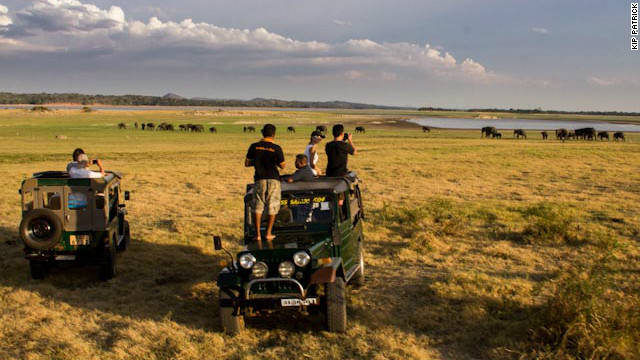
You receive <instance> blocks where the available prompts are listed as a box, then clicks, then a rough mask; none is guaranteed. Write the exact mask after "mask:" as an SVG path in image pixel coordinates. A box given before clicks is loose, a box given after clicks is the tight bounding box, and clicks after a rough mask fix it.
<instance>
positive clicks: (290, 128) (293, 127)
mask: <svg viewBox="0 0 640 360" xmlns="http://www.w3.org/2000/svg"><path fill="white" fill-rule="evenodd" d="M287 132H288V133H294V134H295V132H296V128H295V126H289V127H287Z"/></svg>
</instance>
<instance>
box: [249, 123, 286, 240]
mask: <svg viewBox="0 0 640 360" xmlns="http://www.w3.org/2000/svg"><path fill="white" fill-rule="evenodd" d="M262 136H263V139H262V140H260V141H258V142H256V143H253V144H251V146H250V147H249V150H248V151H247V158H246V159H245V162H244V165H245V166H246V167H251V166H253V167H254V168H255V174H254V176H253V179H254V181H255V191H254V192H253V202H254V206H253V209H254V212H253V214H254V223H255V227H256V241H261V240H262V234H261V233H260V226H261V223H262V212H263V211H264V210H265V209H266V213H267V216H268V221H267V233H266V235H265V238H266V239H267V241H271V240H273V239H274V238H275V236H273V234H272V233H271V229H272V228H273V223H274V222H275V220H276V215H277V214H278V211H279V210H280V196H281V195H280V192H281V190H280V173H279V172H278V168H279V169H284V166H285V163H284V154H283V152H282V148H281V147H280V146H279V145H277V144H275V143H274V142H273V140H274V138H275V136H276V127H275V126H274V125H272V124H266V125H265V126H264V127H263V128H262Z"/></svg>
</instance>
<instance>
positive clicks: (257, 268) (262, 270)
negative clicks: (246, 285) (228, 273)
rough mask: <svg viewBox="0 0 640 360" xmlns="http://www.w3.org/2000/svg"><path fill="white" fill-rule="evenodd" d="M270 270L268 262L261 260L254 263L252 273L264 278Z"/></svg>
mask: <svg viewBox="0 0 640 360" xmlns="http://www.w3.org/2000/svg"><path fill="white" fill-rule="evenodd" d="M268 272H269V267H268V266H267V264H265V263H263V262H262V261H260V262H259V263H256V264H255V265H254V267H253V271H252V273H251V275H253V277H254V278H263V277H266V276H267V273H268Z"/></svg>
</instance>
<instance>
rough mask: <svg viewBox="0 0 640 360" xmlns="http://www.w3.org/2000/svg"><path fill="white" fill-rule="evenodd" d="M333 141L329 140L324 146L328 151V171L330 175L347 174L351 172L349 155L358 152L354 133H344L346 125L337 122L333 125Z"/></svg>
mask: <svg viewBox="0 0 640 360" xmlns="http://www.w3.org/2000/svg"><path fill="white" fill-rule="evenodd" d="M332 133H333V141H331V142H328V143H327V145H325V147H324V151H325V153H327V158H328V162H327V171H326V175H327V176H329V177H339V176H345V175H347V174H348V173H349V170H347V160H348V159H347V157H348V156H349V155H355V154H356V148H355V146H354V145H353V140H352V139H351V138H352V136H353V135H352V134H345V133H344V126H342V124H336V125H334V126H333V130H332Z"/></svg>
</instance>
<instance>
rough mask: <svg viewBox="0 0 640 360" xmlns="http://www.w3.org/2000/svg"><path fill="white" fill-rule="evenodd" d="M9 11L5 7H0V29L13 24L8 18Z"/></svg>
mask: <svg viewBox="0 0 640 360" xmlns="http://www.w3.org/2000/svg"><path fill="white" fill-rule="evenodd" d="M8 14H9V9H7V7H6V6H4V5H0V29H1V28H2V27H5V26H9V25H11V24H13V21H12V20H11V18H10V17H9V15H8Z"/></svg>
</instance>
